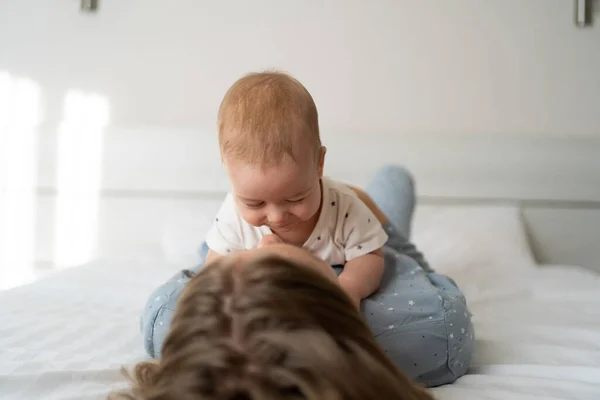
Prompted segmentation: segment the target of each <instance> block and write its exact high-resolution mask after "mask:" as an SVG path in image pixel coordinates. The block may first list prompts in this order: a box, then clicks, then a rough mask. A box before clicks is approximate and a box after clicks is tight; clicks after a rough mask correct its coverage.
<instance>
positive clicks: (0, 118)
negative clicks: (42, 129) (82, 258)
mask: <svg viewBox="0 0 600 400" xmlns="http://www.w3.org/2000/svg"><path fill="white" fill-rule="evenodd" d="M39 123H40V88H39V86H38V84H37V83H35V82H33V81H31V80H29V79H26V78H18V77H12V76H11V75H9V74H8V73H5V72H0V289H3V288H8V287H12V286H14V285H18V284H22V283H24V282H28V281H30V280H32V279H33V276H34V261H35V259H34V254H35V220H36V218H35V217H36V212H35V211H36V205H35V199H36V196H35V195H36V183H37V137H36V136H37V131H36V128H37V126H38V125H39Z"/></svg>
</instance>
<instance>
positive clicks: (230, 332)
mask: <svg viewBox="0 0 600 400" xmlns="http://www.w3.org/2000/svg"><path fill="white" fill-rule="evenodd" d="M307 263H308V262H306V263H302V264H300V263H298V262H296V261H293V260H291V259H289V258H286V257H282V256H279V255H277V254H276V253H274V252H269V251H262V252H257V253H256V255H253V256H252V255H251V256H248V257H224V258H221V259H218V260H217V261H215V262H213V263H211V264H210V265H207V266H206V267H205V268H204V269H203V270H202V271H201V272H200V273H199V274H198V275H196V276H194V277H193V278H192V279H191V281H190V282H189V284H188V286H187V288H186V289H185V291H184V293H183V294H182V296H181V298H180V300H179V304H178V308H177V311H176V313H175V315H174V317H173V320H172V325H171V331H170V333H169V335H168V337H167V338H166V340H165V343H164V345H163V348H162V358H161V359H160V361H158V362H156V363H142V364H139V365H138V366H137V367H136V369H135V371H134V377H133V381H134V385H133V388H132V389H131V390H130V392H129V393H128V394H124V395H121V396H122V398H128V399H144V400H159V399H160V400H200V399H203V400H204V399H215V400H216V399H229V400H234V399H235V400H258V399H261V400H263V399H273V400H275V399H307V400H312V399H325V400H329V399H336V400H338V399H339V400H342V399H344V400H346V399H368V398H374V397H377V398H385V399H430V398H431V397H429V396H428V395H427V394H426V393H425V392H424V391H423V390H422V389H421V388H418V387H416V386H414V385H413V384H412V383H410V382H409V381H408V379H407V378H405V377H404V376H403V375H402V374H401V373H400V372H399V371H398V370H397V369H396V368H395V366H394V365H393V364H392V363H391V361H390V360H389V359H388V358H387V357H386V356H385V355H384V354H383V352H382V351H381V350H380V349H379V347H378V346H377V344H376V342H375V341H374V339H373V337H372V334H371V332H370V331H369V329H368V328H367V326H366V325H365V323H364V322H363V320H362V319H361V317H360V315H359V314H358V313H357V312H356V310H355V308H354V307H353V305H352V303H351V301H350V300H349V298H348V297H347V296H346V295H345V294H344V292H342V290H341V289H340V288H339V287H338V286H337V285H336V284H335V282H334V280H332V279H329V278H328V277H327V276H326V275H324V274H321V273H319V272H318V271H317V270H315V269H314V268H307V267H306V265H304V264H307Z"/></svg>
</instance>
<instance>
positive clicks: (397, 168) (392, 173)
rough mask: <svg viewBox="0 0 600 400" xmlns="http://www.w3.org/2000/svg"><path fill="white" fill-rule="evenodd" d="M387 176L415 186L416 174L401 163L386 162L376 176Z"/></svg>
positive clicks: (386, 177)
mask: <svg viewBox="0 0 600 400" xmlns="http://www.w3.org/2000/svg"><path fill="white" fill-rule="evenodd" d="M380 177H381V178H385V179H389V180H393V181H396V182H405V183H407V184H409V185H410V186H414V182H415V180H414V176H413V174H412V172H410V170H409V169H408V168H407V167H405V166H404V165H400V164H386V165H384V166H382V167H381V168H379V170H378V171H377V173H376V178H380Z"/></svg>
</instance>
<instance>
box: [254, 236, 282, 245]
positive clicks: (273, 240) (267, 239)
mask: <svg viewBox="0 0 600 400" xmlns="http://www.w3.org/2000/svg"><path fill="white" fill-rule="evenodd" d="M277 243H284V241H283V239H281V238H280V237H279V236H277V235H275V234H271V235H267V236H263V238H262V239H260V242H259V243H258V247H259V248H260V247H264V246H269V245H271V244H277Z"/></svg>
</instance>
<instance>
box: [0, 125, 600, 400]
mask: <svg viewBox="0 0 600 400" xmlns="http://www.w3.org/2000/svg"><path fill="white" fill-rule="evenodd" d="M52 135H53V134H52V133H48V134H47V135H42V136H41V137H40V157H41V161H40V168H41V173H40V185H42V186H43V187H42V189H41V190H39V191H38V192H39V193H38V195H39V199H38V203H37V204H38V218H41V219H42V220H41V222H40V221H38V224H39V225H40V226H41V229H40V230H39V232H38V240H37V250H36V258H37V260H38V261H40V262H41V263H42V264H49V263H50V261H51V259H52V252H51V243H52V241H53V239H52V237H51V236H50V233H51V232H52V231H53V230H54V227H53V226H52V225H51V220H52V218H50V217H48V215H52V214H51V211H52V210H53V209H54V208H55V206H56V204H55V202H56V191H55V190H54V189H53V186H52V185H53V183H52V182H54V181H55V176H54V175H53V173H52V171H53V168H52V167H51V165H52V160H53V159H54V157H55V154H54V150H53V149H54V145H55V143H56V137H53V136H52ZM324 139H325V142H326V143H327V145H328V146H329V151H328V161H327V171H328V173H329V174H330V175H332V176H335V177H336V178H338V179H342V180H347V181H349V182H352V183H354V184H357V185H363V184H365V183H366V182H367V181H368V178H369V176H371V174H372V173H373V171H374V170H375V168H377V167H378V166H379V165H381V164H382V163H386V162H394V161H396V160H402V161H403V163H405V164H407V165H408V166H409V168H410V169H411V170H412V171H413V172H414V174H415V175H416V178H417V192H418V194H419V200H420V202H419V206H418V208H417V213H416V218H415V222H414V227H413V228H414V229H413V238H414V241H415V242H416V243H417V245H418V246H419V247H420V248H421V249H422V250H423V251H424V253H425V254H426V256H427V258H428V259H429V261H430V264H431V265H432V266H433V267H434V268H435V269H436V270H438V271H439V272H442V273H446V274H449V275H450V276H452V277H453V278H454V279H455V280H456V281H457V283H458V284H459V285H460V286H461V288H462V289H463V290H464V292H465V294H466V297H467V299H468V303H469V306H470V308H471V311H472V312H473V314H474V316H473V322H474V325H475V329H476V349H475V354H474V358H473V361H472V364H471V367H470V369H469V372H468V374H467V375H466V376H464V377H462V378H461V379H459V380H458V381H457V382H456V383H454V384H452V385H447V386H443V387H439V388H435V389H433V390H432V393H433V394H434V395H435V396H436V398H438V399H441V400H454V399H457V400H458V399H460V400H471V399H472V400H482V399H502V400H506V399H510V400H529V399H557V400H558V399H576V400H587V399H590V400H591V399H600V290H599V289H598V288H599V287H600V275H599V274H598V273H597V271H600V262H598V261H597V260H598V255H599V253H598V251H597V248H596V247H597V242H598V237H599V234H600V228H599V227H600V186H599V185H598V184H597V183H598V182H600V164H599V162H600V161H599V160H598V157H597V154H599V153H598V152H599V151H600V141H598V140H587V139H576V138H558V137H555V138H551V137H538V138H535V137H528V138H523V137H519V138H516V137H495V138H492V137H486V136H482V135H479V136H469V137H462V138H461V137H457V136H453V137H446V136H433V137H432V136H418V135H417V136H414V135H413V136H410V137H401V136H394V137H389V136H388V137H380V138H377V137H374V136H372V135H371V136H368V137H367V136H364V137H362V138H361V137H356V136H352V137H346V136H326V135H325V138H324ZM381 143H386V146H381ZM202 148H213V149H214V148H216V143H215V139H214V135H212V134H211V135H202V134H198V132H196V131H193V130H166V131H160V130H157V129H135V130H120V129H115V130H110V131H108V132H106V134H105V143H104V149H105V150H104V151H105V154H104V162H105V164H104V166H103V179H102V187H101V188H99V191H98V195H99V205H98V214H99V218H98V220H99V226H98V238H97V243H96V254H95V257H94V259H93V261H90V262H89V263H87V264H85V265H83V266H79V267H74V268H70V269H66V270H63V271H60V272H52V273H51V274H49V275H48V276H47V277H45V278H43V279H40V280H38V281H36V282H34V283H31V284H29V285H26V286H21V287H17V288H13V289H11V290H8V291H0V304H2V307H1V308H0V320H1V321H2V324H0V398H1V399H3V400H27V399H36V400H37V399H48V400H67V399H73V400H75V399H77V400H87V399H90V400H91V399H103V398H105V397H106V394H107V393H108V392H109V391H110V390H112V389H115V388H118V387H121V386H122V385H123V384H124V379H123V377H122V376H121V374H120V368H121V367H122V366H123V365H125V366H129V365H132V364H133V363H135V362H136V361H139V360H142V359H144V358H145V354H144V351H143V346H142V340H141V336H140V333H139V325H138V318H139V315H140V310H141V308H142V306H143V305H144V302H145V301H146V299H147V296H148V295H149V293H150V292H151V291H152V290H153V289H154V288H155V287H156V286H157V285H159V284H160V283H162V282H164V280H165V279H167V278H168V277H170V276H171V275H172V274H173V273H174V272H175V271H177V270H179V269H181V268H184V267H189V266H190V264H192V263H194V261H195V259H196V258H197V249H198V244H199V242H200V240H201V237H202V235H203V234H204V233H205V232H206V230H207V228H208V226H209V224H210V222H211V220H212V218H213V215H214V213H215V211H216V209H217V207H218V205H219V201H220V199H221V198H222V196H223V191H224V190H226V188H227V186H226V180H225V178H224V176H223V171H222V169H221V168H220V163H219V158H218V154H216V152H205V153H203V154H204V155H205V156H204V157H198V156H197V151H198V149H202ZM364 154H372V155H375V156H374V157H366V158H365V157H364ZM424 155H426V157H425V156H424ZM348 157H354V158H359V157H361V160H362V161H361V163H348V162H346V160H347V158H348ZM206 171H210V173H206ZM202 174H203V175H202ZM199 176H203V177H204V178H203V179H199V178H198V177H199ZM44 187H45V188H44ZM594 270H596V272H594Z"/></svg>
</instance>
